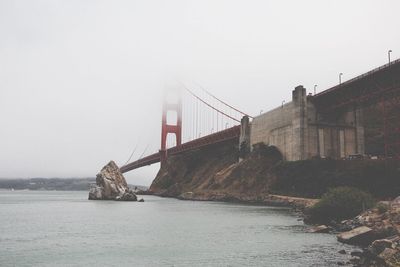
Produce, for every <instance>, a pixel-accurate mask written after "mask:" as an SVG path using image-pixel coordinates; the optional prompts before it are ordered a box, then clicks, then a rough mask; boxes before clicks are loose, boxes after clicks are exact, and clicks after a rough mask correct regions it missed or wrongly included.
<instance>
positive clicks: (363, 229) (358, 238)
mask: <svg viewBox="0 0 400 267" xmlns="http://www.w3.org/2000/svg"><path fill="white" fill-rule="evenodd" d="M371 237H372V229H371V228H369V227H367V226H360V227H357V228H354V229H353V230H350V231H347V232H343V233H340V234H338V235H337V239H338V240H339V241H340V242H343V243H348V244H367V243H369V242H370V241H372V240H371Z"/></svg>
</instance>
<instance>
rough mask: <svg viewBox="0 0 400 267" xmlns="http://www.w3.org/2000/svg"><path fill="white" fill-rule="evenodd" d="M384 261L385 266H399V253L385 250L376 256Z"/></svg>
mask: <svg viewBox="0 0 400 267" xmlns="http://www.w3.org/2000/svg"><path fill="white" fill-rule="evenodd" d="M378 258H380V259H381V260H383V261H384V263H385V264H386V266H399V265H400V251H399V250H397V249H392V248H385V249H384V250H383V251H382V252H381V253H380V254H379V256H378Z"/></svg>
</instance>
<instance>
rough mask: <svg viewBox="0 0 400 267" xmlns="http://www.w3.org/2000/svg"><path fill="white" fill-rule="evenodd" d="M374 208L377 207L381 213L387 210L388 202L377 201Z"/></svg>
mask: <svg viewBox="0 0 400 267" xmlns="http://www.w3.org/2000/svg"><path fill="white" fill-rule="evenodd" d="M376 208H377V209H378V212H379V214H382V213H385V212H387V211H388V209H389V205H388V204H385V203H382V202H379V203H378V204H377V205H376Z"/></svg>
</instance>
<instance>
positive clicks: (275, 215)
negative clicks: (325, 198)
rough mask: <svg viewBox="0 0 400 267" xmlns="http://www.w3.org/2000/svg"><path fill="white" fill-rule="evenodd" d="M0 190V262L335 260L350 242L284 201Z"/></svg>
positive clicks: (315, 262)
mask: <svg viewBox="0 0 400 267" xmlns="http://www.w3.org/2000/svg"><path fill="white" fill-rule="evenodd" d="M143 198H144V199H145V202H144V203H139V202H114V201H89V200H87V192H55V191H51V192H50V191H14V192H11V191H0V266H281V267H282V266H337V262H338V261H345V262H346V261H348V260H349V256H348V255H342V254H339V253H338V251H339V250H341V249H345V250H346V251H349V250H351V247H349V246H347V245H343V244H340V243H338V242H337V241H336V238H335V236H334V235H330V234H311V233H307V229H308V227H307V226H305V225H304V224H303V223H302V222H301V221H299V220H298V216H297V214H296V213H294V212H293V211H291V210H290V209H286V208H277V207H265V206H251V205H243V204H230V203H219V202H194V201H181V200H176V199H167V198H159V197H155V196H144V197H143Z"/></svg>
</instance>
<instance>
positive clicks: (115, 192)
mask: <svg viewBox="0 0 400 267" xmlns="http://www.w3.org/2000/svg"><path fill="white" fill-rule="evenodd" d="M89 199H91V200H120V201H137V197H136V195H135V193H134V192H133V190H131V189H130V188H129V187H128V184H127V183H126V180H125V178H124V176H123V175H122V173H121V171H120V170H119V168H118V166H117V164H115V162H114V161H110V162H109V163H108V164H107V165H106V166H104V167H103V168H102V169H101V171H100V173H99V174H97V176H96V185H95V186H94V187H92V188H90V191H89Z"/></svg>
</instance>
